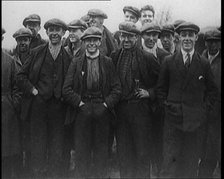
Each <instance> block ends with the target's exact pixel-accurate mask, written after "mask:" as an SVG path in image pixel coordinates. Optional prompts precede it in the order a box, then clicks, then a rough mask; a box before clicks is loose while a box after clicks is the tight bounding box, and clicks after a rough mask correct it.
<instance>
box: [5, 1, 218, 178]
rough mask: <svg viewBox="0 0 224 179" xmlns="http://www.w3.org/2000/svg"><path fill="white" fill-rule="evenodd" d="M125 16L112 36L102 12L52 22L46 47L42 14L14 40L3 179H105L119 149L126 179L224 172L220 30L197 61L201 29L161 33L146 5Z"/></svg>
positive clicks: (168, 28)
mask: <svg viewBox="0 0 224 179" xmlns="http://www.w3.org/2000/svg"><path fill="white" fill-rule="evenodd" d="M123 12H124V22H121V23H120V24H119V30H118V31H117V32H115V33H114V34H112V33H111V32H110V31H109V30H108V29H107V28H106V27H105V26H104V25H103V23H104V20H105V19H107V15H106V14H105V13H104V12H103V11H101V10H99V9H90V10H89V11H88V13H87V15H86V16H83V17H82V18H81V19H75V20H73V21H71V22H70V23H69V24H65V23H64V22H63V21H62V20H60V19H56V18H53V19H50V20H48V21H47V22H46V23H45V24H44V28H45V30H46V34H47V35H48V40H43V39H42V38H41V36H40V35H39V34H38V31H39V30H40V24H41V19H40V17H39V15H36V14H32V15H29V16H28V17H26V18H25V19H24V21H23V25H24V27H25V28H21V29H19V30H17V31H16V32H15V33H14V34H13V37H14V38H15V40H16V42H17V46H16V49H15V50H14V56H13V57H11V56H10V55H8V54H7V53H6V52H5V51H4V50H2V169H3V170H2V171H3V173H2V176H3V178H11V177H12V178H13V177H21V178H23V177H33V178H44V177H52V178H62V177H69V176H70V177H73V178H83V179H84V178H91V177H93V178H107V177H110V175H109V172H108V171H109V168H110V167H109V164H110V163H109V158H110V157H111V156H112V146H113V145H114V144H115V143H116V152H117V153H116V155H117V160H118V165H119V172H120V177H121V178H150V177H151V176H153V177H161V178H205V177H212V174H213V172H214V169H215V168H216V165H217V163H219V165H221V125H220V124H221V55H220V50H221V44H220V42H221V29H217V28H214V29H211V30H209V31H207V32H206V33H205V34H204V40H205V45H206V47H207V48H206V49H205V51H204V52H203V54H202V55H201V54H199V53H198V52H197V49H196V48H195V47H196V42H197V39H198V33H199V31H200V28H199V27H198V26H197V25H196V24H193V23H191V22H186V21H183V20H178V21H176V22H175V23H174V24H166V25H164V26H163V27H160V26H159V25H158V24H157V23H156V22H155V21H154V20H153V19H154V15H155V11H154V8H153V7H152V6H150V5H146V6H144V7H142V8H141V10H138V9H137V8H136V7H132V6H125V7H124V8H123ZM139 19H140V21H141V24H142V27H141V29H139V28H138V27H137V26H136V23H137V21H138V20H139ZM66 30H68V31H69V36H68V38H67V39H63V36H64V35H65V32H66ZM4 33H5V30H4V29H3V28H2V40H3V34H4ZM71 151H75V159H74V162H75V167H74V170H72V171H71V170H69V169H70V161H71ZM199 161H200V163H199ZM150 173H151V174H150Z"/></svg>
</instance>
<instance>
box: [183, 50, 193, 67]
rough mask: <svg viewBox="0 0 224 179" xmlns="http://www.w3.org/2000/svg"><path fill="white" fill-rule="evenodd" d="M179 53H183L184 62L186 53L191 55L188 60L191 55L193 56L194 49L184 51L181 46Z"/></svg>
mask: <svg viewBox="0 0 224 179" xmlns="http://www.w3.org/2000/svg"><path fill="white" fill-rule="evenodd" d="M181 53H182V55H183V60H184V63H185V61H186V60H187V54H188V53H189V54H190V57H191V59H190V61H191V60H192V56H193V54H194V49H193V50H191V51H190V52H186V51H184V50H183V48H182V47H181Z"/></svg>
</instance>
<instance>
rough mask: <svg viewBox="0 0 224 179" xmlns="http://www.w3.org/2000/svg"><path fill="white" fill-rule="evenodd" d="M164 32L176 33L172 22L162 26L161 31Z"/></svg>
mask: <svg viewBox="0 0 224 179" xmlns="http://www.w3.org/2000/svg"><path fill="white" fill-rule="evenodd" d="M162 32H169V33H171V34H174V32H175V30H174V26H173V25H172V24H166V25H163V26H162V28H161V33H162Z"/></svg>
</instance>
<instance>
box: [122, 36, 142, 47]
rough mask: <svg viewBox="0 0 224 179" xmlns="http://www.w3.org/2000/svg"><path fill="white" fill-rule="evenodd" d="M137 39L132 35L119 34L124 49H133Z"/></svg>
mask: <svg viewBox="0 0 224 179" xmlns="http://www.w3.org/2000/svg"><path fill="white" fill-rule="evenodd" d="M137 39H138V38H137V36H136V35H134V34H129V33H124V32H121V35H120V41H121V45H122V47H123V48H124V49H131V48H132V47H134V46H135V44H136V41H137Z"/></svg>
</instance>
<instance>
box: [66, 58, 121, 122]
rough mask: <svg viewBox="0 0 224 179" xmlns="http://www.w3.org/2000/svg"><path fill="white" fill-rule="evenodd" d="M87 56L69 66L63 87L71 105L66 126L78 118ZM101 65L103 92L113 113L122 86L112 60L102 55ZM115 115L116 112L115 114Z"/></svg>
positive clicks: (73, 61)
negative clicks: (84, 64)
mask: <svg viewBox="0 0 224 179" xmlns="http://www.w3.org/2000/svg"><path fill="white" fill-rule="evenodd" d="M85 58H86V56H85V54H83V55H82V56H79V57H78V58H74V59H73V60H72V63H71V65H70V66H69V69H68V73H67V75H66V78H65V83H64V86H63V91H62V92H63V97H64V99H65V101H66V102H68V103H69V104H70V107H69V108H68V110H67V114H66V121H65V124H69V123H72V122H73V121H74V119H75V117H76V113H77V109H78V107H79V103H80V101H81V98H82V92H83V80H84V77H83V75H84V74H83V73H84V72H83V71H82V69H83V61H84V59H85ZM99 65H100V71H101V73H102V74H101V76H102V88H101V92H102V93H103V97H104V100H105V103H106V104H107V106H108V108H109V109H110V110H111V111H112V112H113V108H114V106H115V104H116V103H117V102H118V101H119V98H120V93H121V84H120V81H119V78H118V76H117V74H116V72H115V67H114V64H113V63H112V61H111V59H110V58H109V57H106V56H102V55H100V57H99ZM113 113H114V112H113Z"/></svg>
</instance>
